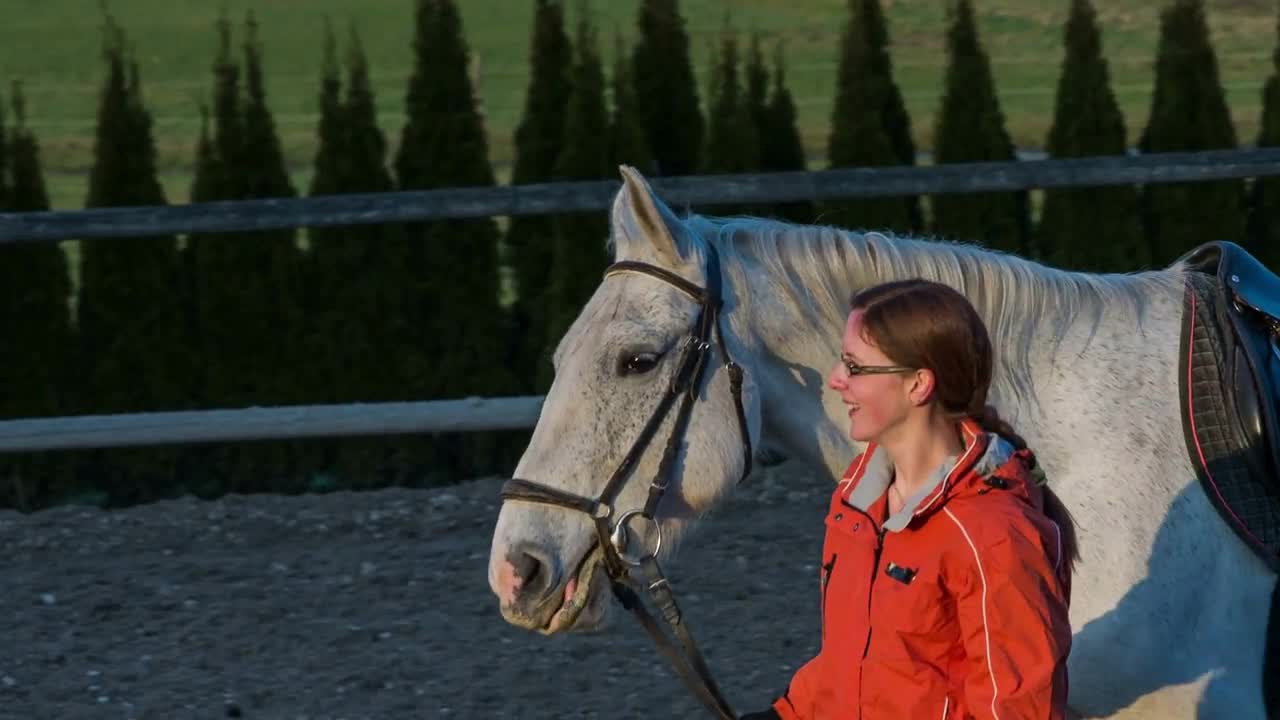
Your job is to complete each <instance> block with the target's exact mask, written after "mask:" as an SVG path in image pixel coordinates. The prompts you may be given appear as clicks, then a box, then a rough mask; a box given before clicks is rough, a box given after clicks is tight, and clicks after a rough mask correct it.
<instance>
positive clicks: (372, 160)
mask: <svg viewBox="0 0 1280 720" xmlns="http://www.w3.org/2000/svg"><path fill="white" fill-rule="evenodd" d="M325 48H326V50H325V62H324V68H325V70H324V75H323V78H322V81H321V91H320V113H321V115H320V127H319V136H320V137H319V141H320V142H319V149H318V150H317V154H316V165H315V167H316V172H315V174H314V176H313V179H312V184H311V188H310V194H311V195H313V196H314V195H325V194H334V193H375V192H388V191H391V190H393V189H394V182H393V181H392V178H391V173H390V172H389V171H388V170H387V166H386V157H387V142H386V138H385V136H384V135H383V133H382V130H381V129H380V128H379V127H378V121H377V103H376V101H375V97H374V93H373V87H372V85H371V84H370V82H369V66H368V61H367V59H366V56H365V52H364V48H363V45H362V43H361V42H360V37H359V35H358V34H357V32H356V29H355V27H354V26H352V28H351V31H350V39H349V47H348V50H347V58H346V69H347V83H346V95H345V98H344V97H343V96H342V82H341V78H340V75H339V72H340V71H339V68H338V63H337V58H336V50H335V47H334V43H333V38H332V34H331V33H330V34H329V36H328V38H327V41H326V44H325ZM408 257H409V251H408V247H407V245H406V243H405V239H404V234H403V232H402V231H401V228H400V226H398V225H360V226H354V227H347V228H315V229H313V230H312V233H311V253H310V258H309V270H308V273H307V278H308V282H307V285H308V287H309V288H311V289H312V293H311V296H310V298H309V300H308V303H307V306H308V312H307V316H308V318H309V323H308V326H309V328H310V331H309V333H308V337H307V342H306V343H305V345H304V346H305V347H307V348H308V351H307V354H308V357H310V358H311V361H310V363H309V366H310V368H311V380H310V381H309V385H310V387H311V388H312V390H311V395H310V397H312V398H314V399H315V401H317V402H327V403H351V402H387V401H393V400H399V399H402V387H403V385H402V382H401V378H402V377H405V376H406V373H405V371H404V367H405V366H406V365H408V366H413V367H417V366H420V365H421V364H422V362H423V359H422V358H421V357H420V356H418V354H417V353H418V350H417V348H415V347H414V344H413V343H414V339H413V337H412V336H410V335H408V334H407V332H406V331H407V328H406V324H405V317H406V310H407V309H408V307H409V302H410V301H411V300H412V293H413V291H414V288H415V285H416V277H415V275H416V272H417V269H416V268H414V267H411V266H410V264H409V262H408ZM353 268H358V270H359V271H358V272H357V273H353V272H352V270H353ZM338 338H341V341H340V342H335V339H338ZM411 449H412V443H406V442H404V441H401V440H396V439H386V438H344V439H342V440H341V441H339V442H336V443H334V442H327V443H325V444H324V451H325V453H324V457H321V458H317V459H316V460H317V462H316V465H315V470H318V471H320V472H321V474H318V475H316V476H315V477H313V479H312V487H314V488H316V489H324V488H326V487H331V486H332V487H343V488H365V487H373V486H384V485H390V484H405V483H406V482H407V479H406V477H405V472H406V471H407V469H408V468H407V463H408V460H407V459H406V456H405V455H404V453H406V452H409V451H410V450H411ZM334 476H336V478H337V480H338V482H336V483H334V482H333V481H334V479H335V477H334Z"/></svg>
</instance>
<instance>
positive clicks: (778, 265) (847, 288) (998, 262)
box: [685, 215, 1184, 394]
mask: <svg viewBox="0 0 1280 720" xmlns="http://www.w3.org/2000/svg"><path fill="white" fill-rule="evenodd" d="M685 221H686V222H687V223H688V226H689V227H690V228H691V229H693V230H694V232H693V233H691V234H692V235H694V236H695V238H694V241H695V242H698V241H701V242H711V243H714V245H715V248H716V250H717V251H718V252H719V254H720V256H721V257H722V258H723V266H724V270H725V272H726V273H728V274H729V276H730V278H731V279H732V281H734V282H735V283H739V285H738V286H739V287H750V288H752V290H753V293H758V292H761V291H764V292H769V293H772V294H774V295H775V296H777V297H788V298H791V299H793V300H794V301H795V302H796V303H798V304H799V305H800V307H799V308H797V310H798V312H797V316H798V317H800V318H806V317H807V318H810V319H812V320H813V322H814V323H815V327H814V329H815V330H818V331H820V332H830V331H831V328H832V327H833V323H834V327H836V328H839V327H843V324H844V318H845V315H846V314H847V312H848V303H849V298H850V295H851V293H852V291H853V290H855V289H859V288H863V287H867V286H869V285H873V284H876V283H879V282H885V281H888V280H894V279H902V278H911V277H921V278H925V279H929V280H934V281H938V282H942V283H945V284H947V285H950V286H952V287H954V288H956V289H957V290H959V291H961V292H962V293H964V294H965V296H966V297H968V298H969V300H970V302H972V303H973V305H974V307H975V308H976V309H977V311H978V313H979V314H980V315H981V316H982V317H983V318H984V320H985V321H986V323H987V328H988V331H989V332H990V334H991V341H992V344H993V346H994V347H995V349H996V362H997V366H998V367H1002V368H1003V369H1004V370H1005V371H1007V372H1005V373H999V372H997V374H996V375H997V377H998V378H1000V377H1002V376H1003V377H1004V378H1006V380H1005V381H1004V382H1007V383H1010V384H1011V385H1012V386H1011V387H1007V388H999V387H996V388H993V390H997V391H998V390H1000V389H1004V390H1009V391H1014V392H1027V393H1031V394H1034V393H1033V392H1032V390H1033V389H1032V387H1031V385H1030V368H1029V365H1028V363H1027V362H1026V360H1027V359H1028V358H1029V357H1030V352H1029V351H1030V350H1031V346H1032V344H1033V343H1036V342H1041V341H1043V340H1044V338H1051V339H1054V340H1056V339H1060V338H1062V337H1063V336H1065V334H1066V330H1067V329H1068V326H1070V325H1072V324H1074V323H1075V322H1077V321H1078V320H1079V319H1080V316H1081V313H1086V314H1087V316H1088V317H1089V319H1090V320H1091V322H1092V328H1093V332H1096V330H1097V327H1098V325H1099V324H1100V323H1101V322H1102V319H1103V317H1104V316H1106V315H1108V314H1110V313H1114V312H1128V313H1131V314H1130V317H1131V318H1137V319H1140V318H1141V317H1142V316H1143V310H1144V308H1145V303H1146V302H1147V301H1148V299H1149V298H1151V297H1155V296H1162V295H1163V293H1164V291H1168V292H1177V291H1178V289H1179V288H1181V287H1182V283H1183V282H1184V275H1183V273H1181V272H1179V271H1176V270H1174V271H1168V270H1156V271H1145V272H1138V273H1125V274H1093V273H1081V272H1070V271H1066V270H1060V269H1056V268H1052V267H1048V266H1046V265H1042V264H1040V263H1037V262H1034V261H1031V260H1027V259H1025V258H1022V257H1018V256H1016V255H1010V254H1005V253H1000V252H996V251H993V250H989V249H986V248H982V247H980V246H977V245H969V244H962V243H951V242H939V241H933V240H926V239H922V238H910V237H901V236H896V235H893V234H890V233H880V232H867V233H858V232H851V231H846V230H841V229H839V228H834V227H827V226H820V225H793V224H789V223H784V222H780V221H773V220H766V219H761V218H753V217H733V218H716V217H705V216H699V215H690V216H689V217H687V218H686V219H685ZM1045 319H1049V321H1050V322H1052V323H1054V324H1055V325H1054V326H1053V327H1048V328H1046V327H1042V326H1040V325H1039V324H1040V323H1042V322H1044V321H1045ZM1033 326H1035V329H1034V332H1032V331H1029V330H1030V328H1032V327H1033ZM837 332H838V331H837ZM833 340H834V337H833ZM1051 355H1056V352H1055V351H1051ZM1001 384H1002V382H1001V381H999V380H998V381H997V386H999V385H1001ZM997 394H998V393H997Z"/></svg>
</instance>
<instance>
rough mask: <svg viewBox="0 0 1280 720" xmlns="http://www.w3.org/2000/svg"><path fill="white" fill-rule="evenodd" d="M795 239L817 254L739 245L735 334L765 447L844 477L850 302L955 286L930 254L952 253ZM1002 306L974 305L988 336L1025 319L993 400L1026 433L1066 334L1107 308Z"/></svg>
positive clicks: (836, 238)
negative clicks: (841, 386) (870, 293)
mask: <svg viewBox="0 0 1280 720" xmlns="http://www.w3.org/2000/svg"><path fill="white" fill-rule="evenodd" d="M791 235H792V233H788V237H784V238H781V239H779V241H778V242H780V243H781V242H791V243H793V244H804V243H813V244H817V246H816V247H815V246H813V245H810V246H808V247H807V248H806V249H805V251H803V252H792V250H791V249H784V250H783V251H782V252H783V253H786V256H785V258H782V256H780V255H779V254H778V253H772V254H770V253H768V252H767V251H760V250H759V249H758V248H757V249H756V250H752V249H751V248H749V247H746V248H744V247H743V245H742V244H741V243H739V244H738V247H739V249H740V250H741V252H739V253H736V259H737V261H738V262H739V263H740V267H738V268H737V270H738V273H737V278H738V282H739V283H746V284H748V286H749V288H748V289H747V290H746V291H745V292H742V291H740V290H742V289H741V288H735V289H734V294H735V296H736V297H737V298H738V300H737V303H738V307H737V308H736V309H735V310H734V312H733V313H730V315H731V317H732V322H733V325H734V330H735V334H738V333H745V334H746V336H747V337H746V338H745V340H746V341H745V343H744V344H745V345H746V346H747V347H748V348H749V352H750V353H751V354H752V358H751V360H752V363H751V364H752V366H753V369H754V371H755V373H756V374H757V378H756V382H757V385H758V386H759V392H760V394H761V411H762V413H763V420H764V437H763V438H762V445H763V446H765V447H770V446H773V447H777V448H778V449H779V450H781V451H782V452H783V453H784V454H786V455H788V456H790V457H795V458H797V459H801V460H803V461H807V462H808V463H809V464H811V465H812V466H814V467H815V468H825V469H826V470H827V471H829V472H831V473H832V474H836V473H838V472H840V471H841V470H843V468H844V466H845V465H846V464H847V463H848V462H849V460H850V459H851V457H852V453H853V452H855V451H856V450H857V449H858V448H856V447H855V446H854V444H853V443H852V441H850V440H849V439H848V438H847V436H846V434H845V433H846V431H847V427H848V420H847V416H846V414H845V408H844V406H843V405H842V404H841V403H840V400H839V398H838V397H837V396H836V395H835V393H833V392H830V391H828V390H827V389H826V387H825V386H826V377H827V375H828V373H829V371H830V370H831V368H832V367H833V366H834V364H835V362H836V360H837V358H838V356H839V352H840V343H841V335H842V333H843V328H844V321H845V318H846V315H847V307H848V305H847V303H848V297H849V294H850V293H851V292H852V291H853V290H855V289H857V288H860V287H867V286H870V285H874V284H877V283H882V282H890V281H893V280H899V279H906V278H912V277H923V278H925V279H930V280H937V281H940V282H945V283H947V284H949V285H952V286H956V285H957V282H956V281H955V278H947V277H941V276H940V275H941V274H943V272H944V271H941V270H938V269H937V268H945V267H947V266H948V265H947V263H945V262H944V263H939V262H936V260H938V259H939V258H938V257H930V255H929V254H930V253H937V254H938V255H945V254H947V253H949V252H953V251H951V250H949V249H948V248H947V246H945V245H942V244H940V243H927V242H918V241H908V242H909V245H910V247H909V250H910V252H909V253H907V252H903V253H900V254H898V256H897V257H895V258H893V259H890V258H888V257H884V256H883V253H882V254H881V256H879V257H877V255H876V253H875V252H874V251H872V252H868V248H867V246H866V245H865V242H866V240H865V239H864V238H863V236H861V235H857V234H853V233H848V234H844V235H838V234H836V233H834V232H832V231H829V230H827V231H820V230H817V229H810V228H796V229H795V230H794V236H791ZM879 242H885V241H884V240H880V241H879ZM888 242H893V241H888ZM802 246H803V245H802ZM869 258H870V260H871V261H870V262H868V259H869ZM904 258H905V260H904ZM950 266H951V267H954V266H955V264H954V263H951V265H950ZM1026 282H1032V280H1026ZM1116 282H1121V281H1116ZM959 289H961V290H962V291H963V290H964V289H965V288H959ZM988 291H990V289H989V288H988ZM972 299H973V298H972V297H971V300H972ZM1003 302H1004V301H992V300H991V299H990V298H987V299H986V301H985V302H975V303H974V304H975V307H977V308H978V310H979V312H980V313H981V314H984V315H985V317H984V318H983V319H984V321H985V322H986V323H987V326H988V327H989V328H997V327H1003V326H1004V325H1007V324H1008V323H1009V322H1011V319H1010V318H1009V317H994V315H1012V314H1016V316H1017V318H1018V322H1019V328H1018V332H1017V337H1016V338H1008V339H1006V340H1005V342H1006V343H1007V344H1009V345H1012V347H999V348H998V352H997V355H998V356H999V355H1000V354H1001V353H1003V355H1004V356H1005V357H1006V358H1013V359H1016V360H1017V361H1018V362H1017V364H1016V366H1010V367H1003V368H1001V367H998V368H997V380H996V382H995V384H994V385H993V388H992V394H991V400H992V402H993V403H995V404H997V406H998V407H999V409H1000V411H1001V413H1002V415H1004V416H1005V417H1006V419H1009V420H1011V421H1014V422H1015V426H1018V425H1017V421H1018V420H1022V421H1023V422H1024V423H1025V422H1028V421H1029V418H1028V413H1026V412H1021V411H1023V410H1024V409H1025V408H1024V406H1025V405H1026V403H1027V398H1028V397H1030V396H1032V395H1034V394H1035V388H1037V387H1041V386H1043V385H1044V384H1045V382H1046V378H1045V377H1044V375H1045V374H1047V373H1049V372H1051V371H1052V366H1053V357H1052V354H1053V352H1055V351H1056V352H1063V351H1069V350H1070V348H1067V347H1060V346H1059V345H1058V341H1059V340H1060V339H1061V338H1062V337H1063V333H1064V332H1065V331H1064V328H1067V327H1070V326H1072V325H1073V324H1074V323H1077V322H1079V319H1080V318H1081V317H1088V316H1091V315H1093V316H1095V317H1100V315H1098V314H1097V313H1101V312H1103V311H1104V308H1101V307H1083V306H1082V305H1081V304H1080V301H1077V302H1076V304H1075V306H1074V307H1065V306H1063V305H1061V304H1057V303H1054V302H1047V303H1042V304H1041V307H1038V308H1036V309H1035V310H1034V311H1033V312H1034V317H1028V316H1027V313H1026V312H1025V311H1021V310H1019V311H1016V312H1011V310H1010V308H1008V307H1005V306H1004V305H1003ZM1090 302H1094V301H1090ZM1095 310H1096V312H1095ZM1111 327H1112V328H1113V331H1118V332H1117V334H1121V333H1126V332H1127V333H1129V334H1132V331H1131V327H1123V328H1122V327H1120V326H1119V325H1116V324H1114V323H1113V324H1111ZM1098 330H1099V329H1098V328H1094V334H1093V335H1092V336H1091V337H1092V338H1093V339H1098V338H1099V335H1098ZM1106 332H1107V331H1106V330H1105V329H1103V330H1102V333H1103V334H1106ZM740 337H742V335H740ZM993 339H995V340H996V341H997V342H1000V340H999V339H997V338H993ZM1104 343H1105V344H1108V345H1109V346H1110V347H1111V348H1113V349H1115V348H1117V347H1118V346H1117V345H1116V344H1115V343H1109V342H1108V341H1106V340H1104ZM1004 365H1006V366H1008V365H1009V363H1004ZM1058 374H1059V375H1060V374H1061V373H1060V372H1059V373H1058ZM1020 415H1021V416H1022V417H1019V416H1020ZM1018 427H1019V428H1020V429H1022V427H1023V426H1018Z"/></svg>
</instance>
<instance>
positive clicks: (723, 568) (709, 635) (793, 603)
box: [0, 464, 830, 720]
mask: <svg viewBox="0 0 1280 720" xmlns="http://www.w3.org/2000/svg"><path fill="white" fill-rule="evenodd" d="M500 484H501V481H500V480H498V479H484V480H477V481H474V482H471V483H467V484H464V485H459V486H454V487H450V488H444V489H439V490H429V491H428V490H404V489H392V490H384V491H377V492H367V493H334V494H329V495H317V496H304V497H282V496H263V495H255V496H228V497H225V498H222V499H219V500H216V501H201V500H196V499H193V498H186V499H181V500H174V501H167V502H161V503H156V504H153V505H148V506H142V507H136V508H130V509H127V510H116V511H100V510H96V509H85V508H57V509H53V510H48V511H44V512H40V513H36V514H32V515H21V514H18V513H14V512H0V551H2V552H3V557H4V558H6V560H5V567H4V571H3V575H2V577H3V580H4V591H3V593H2V594H0V617H3V618H4V624H3V628H4V634H5V636H6V637H4V638H3V640H0V717H2V718H15V719H18V718H21V719H22V720H29V719H33V718H34V719H40V720H43V719H46V718H47V719H49V720H78V719H81V718H113V719H114V718H120V719H126V718H163V719H164V720H171V719H172V720H183V719H186V718H193V719H194V718H201V719H206V718H227V717H233V718H234V717H239V718H250V719H253V718H280V719H282V720H284V719H290V720H293V719H297V720H303V719H319V718H332V719H337V718H346V719H348V720H356V719H357V718H423V717H428V718H437V717H449V718H567V717H573V718H578V717H584V718H622V717H626V718H651V717H652V718H658V717H661V718H671V717H680V718H686V717H687V718H700V717H703V711H702V710H701V708H700V706H699V705H698V704H697V703H696V701H694V700H693V698H692V697H691V696H690V695H689V694H688V692H687V691H686V690H685V689H684V687H683V686H682V685H681V684H680V682H679V680H678V679H677V678H676V677H675V676H674V675H673V674H672V672H671V671H670V670H669V669H668V668H667V666H666V665H665V664H664V663H663V662H662V660H661V659H660V658H659V657H658V655H657V654H656V652H655V650H654V649H653V647H652V646H651V644H650V641H649V638H648V637H647V636H646V635H645V634H644V633H643V631H642V630H641V629H640V627H639V626H638V624H636V623H635V621H634V619H633V618H631V617H630V616H629V615H624V614H622V613H621V612H615V613H614V614H613V617H612V622H611V624H610V627H609V628H608V629H607V630H606V631H604V632H602V633H598V634H591V635H571V636H566V637H554V638H544V637H542V636H539V635H536V634H533V633H529V632H527V631H523V630H519V629H517V628H514V627H512V626H510V625H507V624H506V623H505V622H504V621H503V620H502V618H501V616H500V615H499V614H498V607H497V600H496V598H495V597H494V596H493V595H492V594H491V593H490V591H489V587H488V584H487V581H486V572H485V571H486V563H487V558H488V551H489V540H490V536H491V534H492V530H493V525H494V522H495V521H496V519H497V512H498V488H499V485H500ZM829 493H830V486H829V485H827V484H826V483H825V482H823V481H820V480H817V479H815V478H813V477H810V476H807V475H805V474H804V473H803V472H800V471H798V470H797V469H796V468H795V467H794V466H790V465H787V464H783V465H779V466H775V467H772V468H766V469H763V470H761V471H759V472H757V473H756V474H755V475H754V476H753V477H752V478H751V479H750V480H749V481H748V483H747V484H746V485H744V486H743V487H742V488H741V489H739V491H738V492H737V493H736V494H735V495H734V497H733V498H732V499H730V500H729V501H728V502H727V503H726V505H725V507H724V508H722V509H721V510H719V511H718V512H717V513H716V514H715V515H713V516H712V517H710V518H708V519H707V520H706V521H704V523H703V529H702V531H701V532H699V533H698V534H697V535H696V536H695V537H694V538H693V539H691V540H690V541H689V542H687V543H686V544H685V545H684V547H683V549H682V553H681V556H680V557H679V558H678V559H677V560H676V561H675V562H674V563H673V564H672V565H671V567H670V568H668V569H669V572H670V575H671V578H672V583H673V585H674V587H675V590H676V593H677V597H678V599H679V600H680V602H681V606H682V607H683V608H684V610H685V613H686V616H687V617H688V620H689V623H690V626H691V627H692V629H693V631H694V633H695V637H696V638H697V639H698V642H699V643H700V644H701V645H702V648H703V652H704V653H705V654H706V656H707V661H708V663H709V664H710V665H711V668H712V671H713V672H714V673H715V675H716V677H717V679H718V681H719V682H720V684H721V685H722V687H723V688H724V690H725V692H726V693H727V695H728V697H729V699H730V701H731V702H732V703H733V704H734V706H735V708H736V709H737V710H738V711H739V712H746V711H750V710H758V709H761V708H763V707H764V706H765V705H766V704H767V703H769V702H770V701H771V700H772V699H773V697H774V696H775V694H776V693H777V692H778V691H779V690H780V689H781V688H782V687H784V686H785V684H786V682H787V680H788V679H789V678H790V676H791V673H792V672H793V671H794V669H795V667H796V666H797V665H798V664H799V663H801V662H803V661H804V660H805V659H807V658H808V657H810V656H811V655H812V654H813V653H814V652H815V651H816V649H817V640H818V595H817V580H816V578H817V574H816V573H817V570H816V562H817V559H818V553H819V550H820V547H821V540H822V538H821V535H822V525H821V521H822V516H823V512H824V510H825V507H826V500H827V498H828V497H829Z"/></svg>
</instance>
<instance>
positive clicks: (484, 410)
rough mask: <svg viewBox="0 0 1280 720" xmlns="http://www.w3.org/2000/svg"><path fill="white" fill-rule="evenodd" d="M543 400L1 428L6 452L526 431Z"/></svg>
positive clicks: (26, 423) (79, 420)
mask: <svg viewBox="0 0 1280 720" xmlns="http://www.w3.org/2000/svg"><path fill="white" fill-rule="evenodd" d="M541 411H542V396H540V395H539V396H523V397H504V398H466V399H463V400H435V401H430V402H390V403H368V404H361V403H357V404H352V405H298V406H293V407H271V408H246V409H243V410H190V411H180V412H158V413H136V414H130V415H84V416H80V417H61V418H40V419H33V420H5V421H0V453H13V452H28V451H43V450H71V449H77V448H105V447H127V446H134V445H174V444H183V443H208V442H224V441H238V440H272V439H285V438H316V437H336V436H352V435H400V434H410V433H441V432H471V431H476V430H523V429H528V428H532V427H533V426H534V425H535V424H536V423H537V422H538V413H540V412H541Z"/></svg>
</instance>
